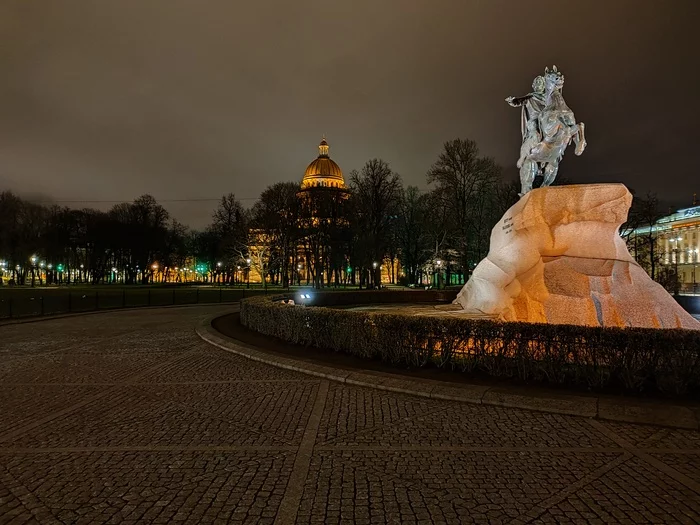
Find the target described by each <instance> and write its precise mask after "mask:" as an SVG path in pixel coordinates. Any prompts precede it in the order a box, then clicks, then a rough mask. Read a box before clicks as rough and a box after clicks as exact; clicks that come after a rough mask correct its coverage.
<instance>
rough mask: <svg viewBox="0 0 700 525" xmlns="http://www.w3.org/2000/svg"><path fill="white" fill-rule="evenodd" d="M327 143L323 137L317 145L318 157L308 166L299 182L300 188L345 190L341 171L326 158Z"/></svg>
mask: <svg viewBox="0 0 700 525" xmlns="http://www.w3.org/2000/svg"><path fill="white" fill-rule="evenodd" d="M329 149H330V148H329V146H328V142H326V138H325V137H324V138H323V139H322V140H321V143H320V144H319V145H318V157H317V158H316V159H315V160H314V161H312V162H311V164H309V166H308V167H307V168H306V171H305V172H304V178H303V180H302V181H301V188H302V189H307V188H312V187H331V188H345V179H344V178H343V171H342V170H341V169H340V166H338V165H337V164H336V163H335V162H333V160H332V159H331V158H330V157H329V156H328V150H329Z"/></svg>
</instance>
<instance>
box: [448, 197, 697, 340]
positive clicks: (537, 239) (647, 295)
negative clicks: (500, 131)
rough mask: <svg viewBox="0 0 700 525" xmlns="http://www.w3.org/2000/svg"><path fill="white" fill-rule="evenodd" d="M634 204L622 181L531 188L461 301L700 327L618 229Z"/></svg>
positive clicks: (508, 312) (491, 311)
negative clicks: (643, 265) (644, 265)
mask: <svg viewBox="0 0 700 525" xmlns="http://www.w3.org/2000/svg"><path fill="white" fill-rule="evenodd" d="M631 203H632V195H631V194H630V192H629V191H627V188H626V187H625V186H624V185H622V184H583V185H573V186H556V187H545V188H539V189H535V190H532V191H530V192H529V193H527V194H526V195H524V196H523V197H522V198H521V199H520V200H519V201H518V202H517V203H516V204H515V205H514V206H512V207H511V208H510V209H509V210H508V211H507V212H506V214H505V215H504V216H503V218H502V219H501V221H500V222H499V223H498V224H497V225H496V226H495V227H494V229H493V231H492V232H491V245H490V249H489V253H488V255H487V256H486V258H485V259H484V260H483V261H481V262H480V263H479V265H478V266H477V267H476V268H475V269H474V272H473V274H472V276H471V278H470V279H469V281H468V282H467V284H466V285H465V286H464V288H463V289H462V291H461V292H460V293H459V295H458V296H457V299H456V300H455V303H459V304H460V305H461V306H462V308H464V310H465V313H469V314H472V315H488V316H495V317H497V318H499V319H502V320H506V321H526V322H533V323H535V322H537V323H555V324H579V325H592V326H636V327H650V328H690V329H696V330H700V323H699V322H698V321H696V320H695V319H693V318H692V317H691V316H690V314H688V313H687V312H686V311H685V310H683V308H681V307H680V306H679V305H678V303H676V301H675V300H674V299H673V297H671V296H670V295H669V294H668V293H667V292H666V290H664V288H663V287H662V286H661V285H659V284H658V283H656V282H654V281H652V280H651V278H650V277H649V276H648V275H647V273H646V272H645V271H644V270H643V269H642V268H641V267H640V266H639V265H638V264H637V263H636V262H635V261H634V259H633V258H632V256H631V255H630V253H629V252H628V251H627V247H626V245H625V242H624V241H623V240H622V238H621V237H620V235H619V233H618V230H619V227H620V225H621V224H622V223H624V222H625V220H626V219H627V212H628V210H629V207H630V205H631Z"/></svg>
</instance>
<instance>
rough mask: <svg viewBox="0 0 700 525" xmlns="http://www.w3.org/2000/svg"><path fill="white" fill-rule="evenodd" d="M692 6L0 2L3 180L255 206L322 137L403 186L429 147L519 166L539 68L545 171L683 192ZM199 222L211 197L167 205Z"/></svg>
mask: <svg viewBox="0 0 700 525" xmlns="http://www.w3.org/2000/svg"><path fill="white" fill-rule="evenodd" d="M698 4H699V2H697V1H695V0H687V1H683V0H668V1H664V2H662V1H657V0H629V1H628V0H585V1H584V0H581V1H577V2H562V1H561V0H559V1H556V2H555V1H548V0H546V1H543V0H538V1H515V0H481V1H479V0H451V1H436V0H432V1H427V0H424V1H413V0H372V1H365V0H352V1H345V2H339V1H331V0H325V1H313V2H311V1H299V0H297V1H293V2H290V1H289V0H268V1H264V0H260V1H259V2H252V1H251V2H243V1H232V0H220V1H212V0H189V1H183V0H158V1H156V0H119V1H112V2H96V1H95V0H83V1H72V0H60V1H27V0H2V2H0V39H1V41H2V45H0V190H3V189H11V190H14V191H16V192H18V193H20V194H21V195H26V196H32V197H33V198H36V199H41V200H50V199H53V200H55V201H59V202H63V203H65V204H67V205H71V206H81V207H82V206H93V207H99V208H101V209H107V208H109V207H110V206H111V203H109V202H71V203H68V202H65V201H114V200H132V199H133V198H135V197H137V196H139V195H141V194H143V193H150V194H152V195H154V196H155V197H156V198H157V199H163V200H166V199H167V200H181V199H216V198H219V197H220V196H221V195H223V194H224V193H228V192H235V193H236V195H237V196H239V197H241V198H243V199H245V200H244V203H245V204H247V205H251V204H252V203H253V202H254V199H255V198H256V197H257V196H258V194H259V193H260V191H261V190H263V189H264V188H265V187H266V186H267V185H269V184H272V183H274V182H278V181H288V180H299V181H300V180H301V177H302V175H303V172H304V169H305V168H306V166H307V164H308V163H309V162H310V161H311V160H313V159H314V158H315V156H316V154H317V145H318V142H319V140H320V138H321V136H322V134H325V135H326V137H327V139H328V142H329V143H330V146H331V151H330V153H331V157H332V158H333V159H334V160H335V161H336V162H338V164H339V165H340V166H341V168H342V169H343V170H344V172H345V174H346V175H347V174H348V173H349V172H350V170H352V169H353V168H360V167H361V166H362V164H363V163H364V162H365V161H366V160H367V159H369V158H372V157H381V158H384V159H385V160H387V161H388V162H389V163H390V164H391V166H392V167H393V168H394V169H395V170H396V171H397V172H399V173H400V174H401V175H402V177H403V179H404V182H405V183H407V184H414V185H418V186H419V187H421V188H423V189H425V188H427V185H426V182H425V173H426V171H427V170H428V168H429V167H430V165H431V163H432V162H433V161H434V160H435V159H436V157H437V155H438V154H439V152H440V150H441V147H442V143H443V142H444V141H446V140H449V139H452V138H455V137H462V138H471V139H474V140H476V141H477V142H478V143H479V145H480V146H481V149H482V152H483V153H484V154H487V155H492V156H494V157H495V158H496V160H497V161H498V162H499V163H500V164H501V165H503V166H504V167H506V168H507V170H506V171H505V173H506V174H507V175H508V176H515V174H516V169H515V167H514V164H515V162H516V160H517V157H518V153H519V146H520V127H519V118H520V117H519V110H518V109H514V108H510V107H509V106H508V105H507V104H506V103H505V102H504V100H503V99H504V98H505V97H506V96H508V95H515V96H518V95H524V94H526V93H528V92H529V91H530V85H531V82H532V79H533V78H534V77H535V76H536V75H538V74H540V73H541V72H542V70H543V69H544V67H545V66H546V65H550V66H551V65H552V64H556V65H557V66H558V67H559V69H560V70H562V71H563V73H564V75H565V76H566V86H565V88H564V95H565V98H566V100H567V103H568V104H569V106H570V107H571V108H572V109H573V110H574V112H575V114H576V117H577V119H578V120H580V121H583V122H585V123H586V134H587V139H588V149H587V151H586V152H585V153H584V154H583V156H581V157H575V156H574V155H573V148H570V149H569V150H568V152H567V155H566V157H565V159H564V161H563V163H562V167H561V170H560V176H563V177H566V178H567V179H571V180H574V181H576V182H624V183H625V184H627V185H628V187H630V188H633V189H635V190H636V191H637V192H638V193H646V192H647V191H655V192H658V194H659V196H660V197H661V198H662V199H663V200H664V201H665V202H666V203H667V204H668V205H674V206H680V207H688V206H690V205H691V202H692V194H693V192H698V193H699V194H700V147H699V146H698V144H699V143H700V73H699V71H698V63H699V62H700V58H699V55H700V53H699V52H700V42H699V38H698V34H699V33H700V27H698V20H700V7H698ZM164 204H165V205H166V207H167V208H168V209H169V210H170V211H171V212H172V213H173V215H174V216H175V217H176V218H178V219H179V220H181V221H183V222H185V223H187V224H190V225H192V226H195V227H201V226H203V225H204V224H206V223H207V222H208V220H209V218H210V217H211V213H212V210H213V208H214V206H215V205H216V203H215V202H211V201H205V200H195V201H192V202H164Z"/></svg>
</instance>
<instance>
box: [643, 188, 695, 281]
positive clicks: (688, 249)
mask: <svg viewBox="0 0 700 525" xmlns="http://www.w3.org/2000/svg"><path fill="white" fill-rule="evenodd" d="M693 204H697V201H694V202H693ZM650 230H651V234H652V236H653V237H655V238H656V253H657V254H658V261H659V263H660V265H661V266H662V267H663V268H665V269H666V270H672V271H673V272H674V273H675V274H677V275H678V281H679V283H680V286H679V291H680V292H681V293H699V292H700V206H694V207H692V208H686V209H684V210H678V211H677V212H676V213H672V214H671V215H667V216H666V217H662V218H661V219H659V220H658V221H657V222H656V224H654V225H653V226H651V227H649V226H645V227H641V228H637V229H635V230H634V231H633V232H632V239H634V237H635V236H639V237H642V236H644V237H648V236H649V233H650Z"/></svg>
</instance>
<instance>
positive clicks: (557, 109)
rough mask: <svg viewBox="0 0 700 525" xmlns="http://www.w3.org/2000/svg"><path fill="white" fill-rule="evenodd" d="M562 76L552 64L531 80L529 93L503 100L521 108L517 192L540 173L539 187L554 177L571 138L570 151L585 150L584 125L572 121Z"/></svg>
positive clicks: (526, 190)
mask: <svg viewBox="0 0 700 525" xmlns="http://www.w3.org/2000/svg"><path fill="white" fill-rule="evenodd" d="M563 87H564V75H562V74H561V72H560V71H558V70H557V66H554V67H553V68H552V70H550V69H549V68H545V70H544V76H538V77H537V78H535V80H534V82H533V83H532V89H533V92H532V93H530V94H528V95H525V96H524V97H508V98H507V99H506V102H508V104H510V105H511V106H513V107H520V108H521V123H520V130H521V132H522V135H523V142H522V145H521V147H520V158H519V159H518V163H517V166H518V168H519V169H520V185H521V193H520V195H521V196H522V195H525V194H526V193H527V192H528V191H530V190H531V189H532V184H533V183H534V181H535V177H537V176H538V175H542V176H543V181H542V186H550V185H551V184H552V183H553V182H554V179H555V178H556V177H557V172H558V171H559V162H560V161H561V158H562V157H563V156H564V151H565V150H566V148H567V146H568V145H569V144H571V142H572V141H573V142H574V144H575V145H576V148H575V150H574V153H575V154H576V155H581V153H583V151H584V150H585V149H586V137H585V126H584V124H583V122H579V123H577V122H576V119H575V117H574V112H573V111H571V109H570V108H569V106H567V105H566V102H565V101H564V96H563V95H562V89H563Z"/></svg>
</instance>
